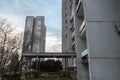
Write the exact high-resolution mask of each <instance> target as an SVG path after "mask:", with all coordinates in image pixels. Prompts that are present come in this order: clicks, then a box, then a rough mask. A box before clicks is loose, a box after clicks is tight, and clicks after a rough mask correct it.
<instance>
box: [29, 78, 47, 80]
mask: <svg viewBox="0 0 120 80" xmlns="http://www.w3.org/2000/svg"><path fill="white" fill-rule="evenodd" d="M27 80H47V79H46V78H30V79H27Z"/></svg>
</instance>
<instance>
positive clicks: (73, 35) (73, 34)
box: [72, 31, 75, 39]
mask: <svg viewBox="0 0 120 80" xmlns="http://www.w3.org/2000/svg"><path fill="white" fill-rule="evenodd" d="M74 37H75V31H74V32H73V33H72V39H73V38H74Z"/></svg>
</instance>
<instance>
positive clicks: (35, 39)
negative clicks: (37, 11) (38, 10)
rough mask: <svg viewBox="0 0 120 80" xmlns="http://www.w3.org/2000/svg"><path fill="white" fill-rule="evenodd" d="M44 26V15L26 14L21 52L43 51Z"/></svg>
mask: <svg viewBox="0 0 120 80" xmlns="http://www.w3.org/2000/svg"><path fill="white" fill-rule="evenodd" d="M45 40H46V26H45V24H44V16H37V17H33V16H27V17H26V24H25V33H24V40H23V52H45Z"/></svg>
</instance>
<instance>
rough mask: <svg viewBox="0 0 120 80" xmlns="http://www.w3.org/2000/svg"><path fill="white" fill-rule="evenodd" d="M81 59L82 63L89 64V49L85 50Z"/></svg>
mask: <svg viewBox="0 0 120 80" xmlns="http://www.w3.org/2000/svg"><path fill="white" fill-rule="evenodd" d="M81 58H82V63H83V64H86V63H88V51H87V49H85V50H84V51H83V52H82V53H81Z"/></svg>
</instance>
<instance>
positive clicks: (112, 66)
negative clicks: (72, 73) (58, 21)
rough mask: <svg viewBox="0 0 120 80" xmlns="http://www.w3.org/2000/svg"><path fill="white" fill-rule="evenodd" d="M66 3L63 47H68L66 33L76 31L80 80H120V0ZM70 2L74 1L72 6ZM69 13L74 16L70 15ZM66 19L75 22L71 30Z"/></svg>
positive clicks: (79, 0)
mask: <svg viewBox="0 0 120 80" xmlns="http://www.w3.org/2000/svg"><path fill="white" fill-rule="evenodd" d="M62 2H63V3H62V25H63V26H62V28H63V29H62V30H63V32H62V33H63V35H62V38H63V43H62V44H63V48H62V49H63V51H65V50H64V49H66V48H67V42H68V41H66V40H65V39H66V38H65V34H67V33H65V32H69V31H70V30H72V32H73V33H72V34H74V39H73V44H75V47H74V49H75V53H76V56H77V63H76V64H77V80H119V79H120V73H119V67H120V54H119V53H120V42H119V41H120V35H119V34H118V32H119V31H120V29H119V28H120V26H119V25H120V0H62ZM66 3H67V4H69V3H71V5H72V7H71V6H69V5H67V4H66ZM66 7H67V8H66ZM69 9H71V10H70V12H69ZM67 12H68V13H67ZM66 14H68V15H69V14H71V16H69V18H68V17H67V18H66V17H65V15H66ZM63 15H64V16H63ZM66 19H67V20H68V21H69V22H71V23H72V26H71V25H70V26H71V27H70V26H67V29H66V27H65V25H67V23H65V22H66V21H65V20H66ZM68 27H69V28H70V30H69V29H68ZM115 27H117V28H115ZM116 29H117V31H116ZM69 35H71V34H69ZM68 40H70V39H68ZM64 41H66V42H64ZM64 43H66V44H64ZM69 43H70V42H69ZM70 44H71V43H70ZM70 44H69V45H70ZM66 50H67V49H66Z"/></svg>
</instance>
